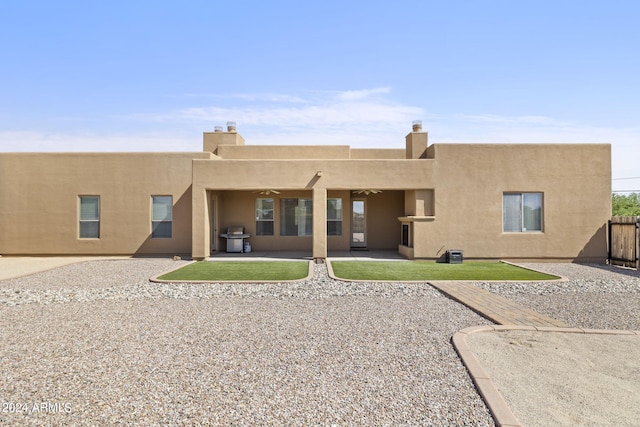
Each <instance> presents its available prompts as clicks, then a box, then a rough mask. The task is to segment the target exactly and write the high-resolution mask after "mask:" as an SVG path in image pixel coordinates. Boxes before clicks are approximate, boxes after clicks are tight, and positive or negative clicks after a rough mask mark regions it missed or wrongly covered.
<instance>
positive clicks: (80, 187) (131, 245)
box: [0, 153, 209, 255]
mask: <svg viewBox="0 0 640 427" xmlns="http://www.w3.org/2000/svg"><path fill="white" fill-rule="evenodd" d="M194 158H209V155H208V154H205V153H55V154H43V153H5V154H0V254H3V255H11V254H155V253H189V252H191V216H192V215H191V173H192V169H191V165H192V159H194ZM80 195H98V196H100V208H101V214H100V238H99V239H80V238H79V237H78V227H79V225H78V221H79V214H78V203H79V202H78V196H80ZM152 195H170V196H172V197H173V203H174V209H173V232H172V238H171V239H151V196H152Z"/></svg>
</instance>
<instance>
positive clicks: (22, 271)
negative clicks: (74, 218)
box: [0, 256, 129, 280]
mask: <svg viewBox="0 0 640 427" xmlns="http://www.w3.org/2000/svg"><path fill="white" fill-rule="evenodd" d="M126 258H129V257H107V256H59V257H47V256H43V257H33V256H28V257H23V256H20V257H13V256H7V257H3V256H0V280H6V279H13V278H16V277H21V276H27V275H29V274H33V273H38V272H40V271H46V270H51V269H53V268H58V267H62V266H64V265H69V264H75V263H76V262H85V261H97V260H101V259H126Z"/></svg>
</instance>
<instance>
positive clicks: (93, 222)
mask: <svg viewBox="0 0 640 427" xmlns="http://www.w3.org/2000/svg"><path fill="white" fill-rule="evenodd" d="M79 206H80V208H79V210H80V212H79V216H80V225H79V232H78V235H79V237H80V238H81V239H99V238H100V196H80V205H79Z"/></svg>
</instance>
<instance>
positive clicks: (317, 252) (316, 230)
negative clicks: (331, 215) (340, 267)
mask: <svg viewBox="0 0 640 427" xmlns="http://www.w3.org/2000/svg"><path fill="white" fill-rule="evenodd" d="M326 257H327V189H326V188H314V189H313V258H314V259H317V258H322V259H324V258H326Z"/></svg>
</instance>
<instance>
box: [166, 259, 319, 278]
mask: <svg viewBox="0 0 640 427" xmlns="http://www.w3.org/2000/svg"><path fill="white" fill-rule="evenodd" d="M308 274H309V263H308V262H306V261H200V262H195V263H193V264H189V265H186V266H184V267H182V268H180V269H178V270H175V271H172V272H170V273H167V274H164V275H162V276H160V277H158V279H160V280H186V281H188V280H206V281H212V282H217V281H235V280H238V281H244V280H247V281H263V280H265V281H266V280H297V279H304V278H305V277H307V275H308Z"/></svg>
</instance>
